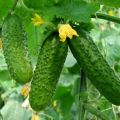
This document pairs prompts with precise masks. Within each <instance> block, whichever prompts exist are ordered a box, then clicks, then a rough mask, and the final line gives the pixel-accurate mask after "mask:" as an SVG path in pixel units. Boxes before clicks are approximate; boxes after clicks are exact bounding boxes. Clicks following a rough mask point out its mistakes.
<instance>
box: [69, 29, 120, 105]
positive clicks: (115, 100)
mask: <svg viewBox="0 0 120 120" xmlns="http://www.w3.org/2000/svg"><path fill="white" fill-rule="evenodd" d="M69 47H70V49H71V51H72V53H73V56H74V57H75V58H76V60H77V62H78V63H79V65H80V66H81V67H82V68H83V70H84V71H85V72H86V74H87V77H88V78H89V79H90V80H91V82H92V84H93V85H94V86H95V87H96V88H97V89H98V90H99V92H100V93H101V94H102V95H103V96H104V97H106V98H107V99H108V100H109V101H110V102H111V103H112V104H115V105H120V80H119V78H118V77H117V75H116V74H115V73H114V71H113V70H112V69H111V67H110V66H109V64H108V63H107V61H106V60H105V58H104V57H103V56H102V54H101V53H100V51H99V50H98V48H97V46H96V45H95V43H94V42H93V40H92V38H91V37H90V36H89V35H88V33H87V32H85V31H82V30H81V31H79V37H76V38H74V39H73V40H69Z"/></svg>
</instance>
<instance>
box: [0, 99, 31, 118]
mask: <svg viewBox="0 0 120 120" xmlns="http://www.w3.org/2000/svg"><path fill="white" fill-rule="evenodd" d="M1 113H2V115H3V118H4V120H28V119H29V117H30V113H29V112H28V111H27V110H26V109H24V108H22V106H21V104H20V103H19V102H17V101H14V100H10V101H8V102H7V103H6V105H5V107H3V109H2V110H1Z"/></svg>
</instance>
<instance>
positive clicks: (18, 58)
mask: <svg viewBox="0 0 120 120" xmlns="http://www.w3.org/2000/svg"><path fill="white" fill-rule="evenodd" d="M26 41H27V40H26V33H25V31H24V28H23V25H22V22H21V19H20V18H19V17H18V16H17V15H9V16H8V17H7V18H6V19H5V20H4V23H3V26H2V43H3V51H4V57H5V60H6V63H7V66H8V70H9V72H10V74H11V76H12V78H13V79H15V80H16V81H17V82H19V83H21V84H24V83H26V82H29V81H30V79H31V77H32V65H31V63H30V61H29V58H28V50H27V45H26Z"/></svg>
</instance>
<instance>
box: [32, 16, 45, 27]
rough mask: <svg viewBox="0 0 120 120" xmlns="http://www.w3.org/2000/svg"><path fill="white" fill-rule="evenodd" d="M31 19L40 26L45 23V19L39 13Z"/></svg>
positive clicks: (35, 24)
mask: <svg viewBox="0 0 120 120" xmlns="http://www.w3.org/2000/svg"><path fill="white" fill-rule="evenodd" d="M31 20H32V23H33V25H34V26H39V25H41V24H43V23H44V20H43V19H42V18H41V16H39V15H38V14H35V15H34V17H33V18H31Z"/></svg>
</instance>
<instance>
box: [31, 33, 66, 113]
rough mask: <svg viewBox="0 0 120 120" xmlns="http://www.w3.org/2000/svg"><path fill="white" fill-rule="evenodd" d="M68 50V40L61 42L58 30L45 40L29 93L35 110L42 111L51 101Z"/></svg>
mask: <svg viewBox="0 0 120 120" xmlns="http://www.w3.org/2000/svg"><path fill="white" fill-rule="evenodd" d="M67 51H68V44H67V42H64V43H63V42H61V41H60V40H59V38H58V35H57V33H56V32H54V33H52V34H51V35H50V36H49V37H48V38H47V39H46V40H45V41H44V43H43V45H42V47H41V50H40V53H39V56H38V61H37V65H36V69H35V72H34V75H33V80H32V83H31V91H30V94H29V101H30V105H31V107H32V108H33V109H34V110H36V111H40V110H42V109H44V108H45V107H46V106H47V105H48V104H49V103H50V102H51V99H52V97H53V94H54V92H55V89H56V85H57V82H58V79H59V77H60V73H61V71H62V68H63V65H64V62H65V59H66V56H67Z"/></svg>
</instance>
